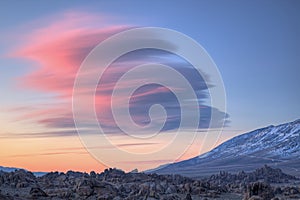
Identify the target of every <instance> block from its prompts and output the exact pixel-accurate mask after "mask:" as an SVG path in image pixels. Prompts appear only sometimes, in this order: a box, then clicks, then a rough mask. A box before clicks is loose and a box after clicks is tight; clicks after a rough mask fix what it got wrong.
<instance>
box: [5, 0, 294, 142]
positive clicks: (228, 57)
mask: <svg viewBox="0 0 300 200" xmlns="http://www.w3.org/2000/svg"><path fill="white" fill-rule="evenodd" d="M0 7H1V8H0V10H1V12H0V17H1V19H2V20H1V21H0V32H1V38H0V44H1V45H0V54H1V57H0V58H1V60H0V65H1V66H2V73H1V74H0V84H1V91H2V94H3V95H2V98H1V99H0V103H1V115H0V120H1V121H2V123H1V122H0V125H1V126H3V127H4V130H5V131H6V132H7V131H9V132H14V131H17V130H16V129H15V128H12V127H13V126H14V125H7V124H6V123H7V119H5V118H6V116H10V117H11V118H14V117H17V116H16V115H17V114H16V113H11V112H8V111H2V110H7V108H14V107H20V106H24V104H25V105H26V106H30V105H32V104H34V103H35V102H39V103H49V102H51V101H52V99H51V97H52V94H49V93H45V92H40V91H36V90H34V88H31V89H30V88H29V89H24V88H22V87H19V86H18V84H20V83H19V82H18V79H19V78H20V77H22V76H24V74H28V73H30V72H31V71H34V70H35V67H36V66H35V65H36V64H34V63H32V62H30V61H28V60H24V59H21V58H11V57H7V55H8V54H10V53H11V52H13V51H14V49H15V48H17V47H18V46H19V45H20V44H22V43H23V40H22V37H21V36H22V35H23V34H28V33H30V32H31V31H32V30H34V29H35V28H36V27H39V26H42V25H43V24H41V23H43V22H44V21H43V19H46V20H47V19H48V18H53V17H55V16H57V15H58V16H59V14H60V13H63V12H68V11H74V10H75V11H80V12H86V13H93V14H96V15H102V16H105V17H107V18H108V19H109V20H107V21H108V22H107V23H108V24H125V25H128V26H138V27H143V26H155V27H164V28H169V29H174V30H176V31H179V32H182V33H184V34H186V35H188V36H189V37H191V38H193V39H194V40H196V41H197V42H198V43H200V44H201V45H202V46H203V47H204V48H205V49H206V51H207V52H208V53H209V54H210V56H211V57H212V59H213V60H214V62H215V63H216V65H217V67H218V69H219V71H220V73H221V76H222V78H223V81H224V86H225V89H226V96H227V113H228V114H229V115H230V117H229V120H230V123H229V125H228V127H226V128H225V132H224V134H227V135H228V137H230V136H232V135H236V134H239V133H243V132H245V131H248V130H252V129H256V128H259V127H263V126H267V125H270V124H279V123H283V122H287V121H293V120H295V119H297V118H299V117H300V104H299V102H300V93H299V85H300V78H299V75H300V21H299V19H300V12H299V11H300V2H299V1H291V0H288V1H222V2H220V1H187V2H182V1H163V2H161V1H151V2H141V1H113V2H108V1H89V2H88V3H87V2H84V1H72V2H69V1H22V2H20V1H15V2H14V1H1V3H0ZM104 21H105V20H104ZM20 123H21V124H22V125H24V126H26V127H27V126H28V127H29V129H31V126H33V125H28V124H26V123H25V122H20ZM5 124H6V125H5ZM39 128H41V127H39ZM41 130H43V129H42V128H41ZM2 131H3V130H2ZM225 138H226V137H225Z"/></svg>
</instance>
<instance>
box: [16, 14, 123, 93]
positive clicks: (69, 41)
mask: <svg viewBox="0 0 300 200" xmlns="http://www.w3.org/2000/svg"><path fill="white" fill-rule="evenodd" d="M62 17H63V19H59V20H58V21H52V22H50V23H49V24H46V25H44V26H43V27H40V28H37V29H36V30H34V31H33V32H31V33H29V34H28V35H27V36H25V40H26V44H24V45H23V46H21V47H19V49H18V50H17V51H16V52H15V53H14V54H13V56H16V57H20V58H25V59H29V60H32V61H35V62H36V63H38V67H37V69H36V70H34V71H33V72H31V73H29V74H27V75H26V76H24V77H21V78H20V82H21V86H22V87H28V88H31V89H36V90H40V91H43V92H53V93H55V94H59V95H61V96H64V97H70V96H71V92H72V88H73V83H74V79H75V76H76V72H77V70H78V68H79V66H80V64H81V62H82V61H83V59H84V58H85V57H86V56H87V55H88V53H89V52H90V51H91V50H92V49H93V48H94V47H95V46H96V45H97V44H99V43H100V42H101V41H103V40H104V39H106V38H108V37H109V36H111V35H113V34H115V33H118V32H120V31H122V30H124V29H126V28H128V27H127V26H123V25H109V26H103V27H101V22H102V21H103V20H99V19H101V17H99V16H94V15H90V14H87V13H76V12H69V13H66V14H64V15H63V16H62ZM93 23H94V24H93Z"/></svg>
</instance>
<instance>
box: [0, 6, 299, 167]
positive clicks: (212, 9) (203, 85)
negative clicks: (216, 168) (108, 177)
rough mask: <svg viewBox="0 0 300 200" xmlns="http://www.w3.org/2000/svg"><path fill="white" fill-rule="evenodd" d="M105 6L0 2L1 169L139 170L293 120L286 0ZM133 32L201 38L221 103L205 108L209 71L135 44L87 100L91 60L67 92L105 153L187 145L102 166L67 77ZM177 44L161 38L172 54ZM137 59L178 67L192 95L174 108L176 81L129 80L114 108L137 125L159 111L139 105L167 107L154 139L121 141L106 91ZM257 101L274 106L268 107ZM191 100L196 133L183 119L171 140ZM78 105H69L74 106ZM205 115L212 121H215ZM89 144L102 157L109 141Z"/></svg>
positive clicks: (292, 34) (294, 28)
mask: <svg viewBox="0 0 300 200" xmlns="http://www.w3.org/2000/svg"><path fill="white" fill-rule="evenodd" d="M115 3H116V2H115ZM115 3H108V2H94V1H93V4H94V7H91V6H87V5H85V4H84V3H83V2H80V1H75V2H74V4H75V5H71V4H70V3H67V1H61V2H60V3H59V2H58V1H57V2H54V3H53V5H49V7H47V8H46V7H45V6H44V4H43V3H41V2H35V1H28V2H27V4H26V5H27V7H26V6H25V7H24V10H16V12H11V11H12V10H13V9H16V8H14V7H13V5H12V4H13V3H11V4H10V3H8V2H1V3H0V7H1V8H3V12H0V16H1V18H2V19H5V20H4V21H3V22H1V23H0V29H1V38H0V43H1V45H0V55H1V57H0V58H1V59H0V64H1V66H2V72H1V74H0V83H1V94H2V95H1V98H0V105H1V107H0V127H1V129H0V160H1V163H0V166H7V167H19V168H25V169H28V170H31V171H63V172H66V171H68V170H75V171H85V172H90V171H92V170H93V171H96V172H100V171H103V170H104V169H105V168H108V167H118V168H122V169H123V170H125V171H131V170H133V169H135V168H137V169H138V170H139V171H141V170H147V169H151V168H155V167H158V166H160V165H163V164H166V163H170V162H174V161H181V160H185V159H189V158H192V157H196V156H198V155H200V154H202V153H205V152H207V151H209V150H211V149H212V148H214V147H216V146H217V145H219V144H221V143H222V142H224V141H226V140H228V139H230V138H232V137H234V136H236V135H239V134H241V133H244V132H246V131H250V130H253V129H256V128H259V127H262V126H266V125H269V124H276V123H282V122H286V121H292V120H294V119H296V118H299V116H300V115H299V114H300V113H299V110H300V107H299V106H300V104H299V102H300V95H299V92H297V90H298V86H299V77H298V76H299V74H300V71H299V69H300V68H299V66H298V65H299V63H300V57H299V55H298V54H297V53H294V54H291V53H290V52H299V51H300V49H299V47H300V39H299V34H297V33H299V31H300V24H299V21H298V18H297V17H296V16H298V15H299V13H297V12H296V9H295V8H293V6H291V5H289V4H288V3H287V4H285V3H284V2H281V3H277V4H275V5H274V6H273V5H272V6H270V3H266V2H265V3H262V5H261V6H260V7H257V6H254V5H253V4H251V3H245V5H243V6H241V7H240V9H238V11H237V9H234V8H233V7H234V6H233V5H234V4H232V3H230V2H228V3H226V4H225V3H220V4H219V5H218V6H216V5H215V4H214V3H209V2H198V3H197V2H196V1H195V2H189V3H188V4H186V5H185V6H182V5H181V4H182V3H178V2H177V3H174V5H173V6H171V5H170V4H171V2H162V3H158V2H154V3H152V4H151V3H150V2H148V3H145V4H146V5H143V3H141V2H135V1H132V2H131V3H130V5H129V6H128V8H127V7H126V8H124V9H119V8H116V5H115ZM1 4H3V5H2V6H1ZM21 4H24V2H22V3H21ZM281 4H285V6H286V7H284V8H282V6H281ZM35 6H37V7H39V9H35ZM81 6H83V8H82V9H78V8H81ZM1 8H0V10H1ZM142 8H143V9H142ZM145 8H148V9H149V10H148V9H145ZM163 8H168V10H165V9H163ZM221 8H222V9H221ZM253 9H255V10H256V11H253ZM5 10H7V11H5ZM9 10H10V11H9ZM30 11H32V12H30ZM154 11H155V12H154ZM216 11H218V12H216ZM153 13H156V14H153ZM254 13H255V14H254ZM277 13H281V15H277ZM237 16H242V17H237ZM207 19H209V20H210V23H208V21H207ZM137 27H163V28H167V29H172V30H176V31H178V32H182V33H183V34H185V35H187V36H188V37H190V38H192V39H193V40H195V42H198V43H199V44H201V45H203V47H204V48H205V50H206V51H207V53H208V55H210V57H211V59H212V60H213V61H214V62H215V64H216V66H217V68H218V69H217V70H219V72H220V76H221V78H222V81H223V82H224V87H225V89H226V107H227V109H226V110H223V109H222V108H220V107H215V105H212V104H211V102H212V96H211V95H212V93H210V89H213V88H217V87H218V85H216V82H214V80H215V79H214V77H211V76H210V75H211V74H206V73H205V72H203V74H199V73H198V72H197V70H195V69H194V68H193V66H192V64H191V63H190V62H189V61H188V60H186V59H185V58H182V57H180V56H178V55H175V54H174V53H172V52H167V51H163V50H153V49H142V50H134V51H132V52H129V53H127V54H124V55H122V56H120V57H119V58H118V59H117V60H115V61H114V62H113V63H111V65H110V66H109V67H108V68H106V71H105V73H103V76H102V77H101V79H100V80H99V81H98V85H97V87H96V90H95V91H93V92H94V98H93V100H94V105H90V103H89V101H87V99H88V98H89V96H88V95H87V94H88V93H90V92H91V90H92V89H93V87H92V86H91V85H90V83H89V81H90V79H91V77H92V76H94V74H95V72H96V71H97V70H98V69H99V66H95V68H93V69H91V70H90V71H86V74H84V76H86V82H85V84H82V85H80V87H79V88H76V89H77V90H78V91H79V94H80V96H79V97H80V100H81V101H82V102H83V104H84V103H86V106H87V107H89V108H93V109H94V110H95V116H96V118H97V119H98V120H99V125H100V126H101V127H102V128H103V130H104V132H105V133H106V137H107V138H108V140H109V141H110V142H111V144H112V145H113V146H114V147H115V148H118V149H120V150H122V151H126V152H131V153H133V154H143V153H144V154H145V155H146V154H147V153H149V152H152V151H159V150H160V149H163V148H165V147H166V146H167V145H168V144H169V143H172V142H174V141H175V140H174V137H179V138H180V141H181V142H182V143H180V142H177V143H176V144H174V145H177V146H180V145H181V144H183V143H184V144H189V145H188V147H187V148H184V149H185V151H182V152H179V153H178V152H177V151H176V150H174V152H169V154H168V155H167V154H166V153H162V154H160V155H159V156H157V157H147V156H145V157H142V156H141V159H139V160H138V159H137V160H131V159H130V158H128V157H123V156H121V155H120V156H119V157H112V155H113V154H109V153H105V154H106V155H105V157H106V158H107V159H111V160H113V163H115V166H107V165H106V163H103V162H101V161H100V160H97V158H96V156H95V155H93V154H92V153H90V152H89V150H90V149H87V148H86V146H85V144H84V142H83V140H82V139H81V137H80V136H79V135H78V133H77V129H76V124H75V122H74V113H73V106H74V104H73V100H74V99H73V97H74V96H73V93H74V83H75V80H76V78H77V77H78V71H79V69H80V67H81V66H82V63H83V61H85V59H87V56H88V55H89V54H90V53H91V51H92V50H93V49H94V48H95V47H96V46H97V45H99V44H101V42H103V41H105V40H106V39H108V38H110V37H111V36H114V35H116V34H118V33H121V32H123V31H126V30H131V29H134V28H137ZM263 30H264V31H263ZM141 38H142V37H141ZM141 38H138V39H141ZM176 42H178V41H174V44H168V43H166V44H165V45H169V46H171V47H172V48H174V49H175V50H176V48H178V46H176ZM161 43H164V40H163V39H162V41H161ZM120 48H121V47H120ZM107 51H108V52H109V51H113V49H107ZM144 63H160V64H164V65H168V66H171V67H172V69H175V70H177V72H179V73H181V74H182V76H183V77H185V78H186V79H187V80H188V82H189V83H190V85H191V88H192V89H193V90H194V91H195V95H196V99H184V101H183V102H184V105H183V104H182V102H180V101H179V100H176V97H177V96H176V95H174V91H175V92H178V93H180V92H182V91H183V90H185V88H180V87H175V86H174V87H173V88H172V87H164V86H162V85H159V84H155V83H153V84H146V85H144V86H143V87H138V89H137V90H136V91H135V92H134V93H132V96H131V97H124V96H119V97H118V98H119V100H120V102H121V103H119V104H118V105H117V106H118V107H122V106H125V105H123V101H121V100H124V99H125V98H128V102H129V105H130V107H129V108H128V110H129V112H130V114H131V115H132V116H131V117H132V121H134V122H135V123H136V124H137V125H138V126H141V127H146V126H147V125H148V124H150V123H151V122H152V121H155V120H157V121H155V123H160V122H161V121H162V119H161V118H160V117H161V116H154V115H153V116H151V113H150V111H149V110H150V109H151V106H153V105H161V106H162V107H164V109H165V112H166V114H167V117H166V121H165V123H164V124H163V128H162V130H161V132H160V134H162V135H161V137H156V136H153V137H150V136H149V137H146V136H147V135H146V134H145V133H143V132H141V133H139V134H140V135H141V138H136V137H134V133H133V136H132V138H131V139H129V137H128V134H126V133H124V131H123V130H120V127H118V125H120V124H118V123H117V122H116V117H115V116H114V115H113V111H112V109H111V107H112V94H113V91H114V89H115V87H116V82H117V81H118V80H119V79H121V78H122V77H123V76H124V75H125V74H126V73H127V72H128V71H130V70H132V69H133V68H134V67H135V66H140V65H143V64H144ZM100 67H102V66H100ZM143 80H144V79H143ZM143 80H129V81H128V80H127V82H124V83H122V84H121V86H119V88H118V89H120V91H122V90H126V89H128V88H130V87H132V86H133V85H135V84H136V83H139V82H141V81H143ZM206 80H209V81H210V82H207V81H206ZM145 82H146V79H145ZM222 87H223V86H222ZM270 88H272V90H271V89H270ZM274 88H276V90H275V89H274ZM266 91H269V92H266ZM265 99H272V101H270V102H269V103H268V104H266V102H265ZM285 99H289V104H288V105H283V103H284V102H285V101H284V100H285ZM117 100H118V99H117ZM195 102H197V103H198V105H199V106H198V107H196V108H194V107H193V108H192V109H191V110H197V111H199V113H200V115H201V116H200V118H199V125H198V126H197V128H198V132H197V134H196V135H195V138H192V139H191V137H189V134H190V130H191V127H189V126H188V125H187V126H186V127H183V131H182V133H181V134H179V135H176V134H177V132H176V130H177V129H178V128H179V127H180V126H181V121H180V120H181V118H180V117H181V114H182V110H181V109H182V107H184V106H186V107H189V106H191V105H194V104H193V103H195ZM87 107H83V108H79V109H81V110H83V111H84V110H85V109H87ZM257 108H259V109H257ZM189 109H190V108H189ZM212 115H214V116H216V117H217V119H216V120H215V121H214V122H215V123H214V124H211V122H212V121H213V120H211V116H212ZM119 117H120V118H122V116H119ZM152 117H153V118H152ZM258 117H259V120H258ZM90 118H91V116H88V115H87V116H85V115H82V116H81V119H83V121H84V122H85V123H86V126H85V127H84V131H85V133H86V134H87V135H88V136H89V135H90V136H91V137H92V136H93V135H95V134H98V133H99V129H98V127H95V126H94V125H91V124H89V122H90V121H91V119H90ZM125 122H126V121H125ZM223 124H224V125H225V126H224V127H223ZM77 128H78V127H77ZM209 128H211V129H209ZM221 131H222V132H221ZM143 134H144V135H146V136H145V138H146V139H145V138H143V137H144V135H143ZM89 148H91V149H97V150H99V151H100V152H101V151H103V152H110V148H111V146H107V145H103V144H102V143H101V142H99V144H98V145H94V146H92V147H89ZM178 149H179V148H178ZM178 151H179V150H178ZM173 154H174V155H173ZM179 154H180V156H178V155H179Z"/></svg>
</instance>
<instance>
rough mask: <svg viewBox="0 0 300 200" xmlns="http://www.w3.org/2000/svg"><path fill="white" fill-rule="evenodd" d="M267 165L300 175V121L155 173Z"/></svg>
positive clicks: (191, 173)
mask: <svg viewBox="0 0 300 200" xmlns="http://www.w3.org/2000/svg"><path fill="white" fill-rule="evenodd" d="M264 164H268V165H271V166H276V167H279V168H281V169H283V170H284V171H288V172H289V173H292V174H294V175H300V119H298V120H296V121H294V122H290V123H286V124H281V125H278V126H268V127H265V128H261V129H258V130H255V131H252V132H249V133H245V134H242V135H239V136H237V137H234V138H232V139H230V140H228V141H226V142H224V143H222V144H221V145H219V146H217V147H216V148H214V149H213V150H211V151H209V152H207V153H205V154H202V155H200V156H197V157H195V158H192V159H189V160H185V161H181V162H177V163H172V164H169V165H167V166H166V167H161V168H157V169H155V170H154V172H156V173H162V174H164V173H178V174H183V175H186V176H203V175H208V174H211V173H216V172H218V171H220V170H226V171H231V172H236V171H240V170H246V171H247V170H253V169H255V168H257V167H260V166H262V165H264Z"/></svg>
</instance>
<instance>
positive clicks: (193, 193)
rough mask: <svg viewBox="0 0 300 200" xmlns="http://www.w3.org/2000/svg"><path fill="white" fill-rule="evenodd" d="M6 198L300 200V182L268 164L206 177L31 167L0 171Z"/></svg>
mask: <svg viewBox="0 0 300 200" xmlns="http://www.w3.org/2000/svg"><path fill="white" fill-rule="evenodd" d="M6 199H16V200H23V199H53V200H54V199H89V200H93V199H99V200H110V199H114V200H118V199H128V200H130V199H132V200H134V199H145V200H146V199H166V200H169V199H170V200H173V199H174V200H176V199H186V200H190V199H230V200H231V199H245V200H247V199H252V200H253V199H264V200H270V199H273V200H275V199H300V180H299V179H298V178H297V177H295V176H291V175H287V174H284V173H283V172H282V171H281V170H280V169H273V168H271V167H268V166H264V167H263V168H260V169H257V170H256V171H254V172H251V173H246V172H240V173H238V174H230V173H227V172H220V173H219V174H216V175H212V176H211V177H208V178H204V179H201V180H194V179H191V178H186V177H182V176H180V175H157V174H145V173H125V172H123V171H121V170H118V169H107V170H105V171H104V172H102V173H100V174H98V173H95V172H90V173H89V174H88V173H82V172H73V171H68V172H67V173H59V172H51V173H48V174H46V175H44V176H42V177H35V176H34V175H33V173H31V172H28V171H25V170H16V171H14V172H9V173H8V172H2V171H0V200H6Z"/></svg>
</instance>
